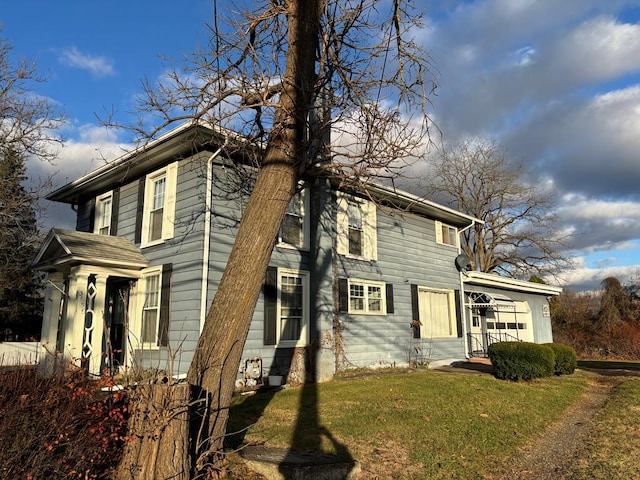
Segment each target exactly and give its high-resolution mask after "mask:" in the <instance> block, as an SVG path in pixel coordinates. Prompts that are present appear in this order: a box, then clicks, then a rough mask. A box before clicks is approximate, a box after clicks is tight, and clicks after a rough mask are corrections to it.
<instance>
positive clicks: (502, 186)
mask: <svg viewBox="0 0 640 480" xmlns="http://www.w3.org/2000/svg"><path fill="white" fill-rule="evenodd" d="M430 161H431V167H432V173H431V175H430V176H429V180H428V181H429V184H428V186H427V191H428V194H429V195H432V196H433V197H435V198H436V199H438V200H439V201H441V202H443V203H446V204H448V205H450V206H452V207H454V208H456V209H458V210H460V211H463V212H465V213H468V214H470V215H473V216H475V217H476V218H479V219H481V220H483V222H484V224H480V223H477V224H475V225H474V226H473V227H472V228H470V229H469V230H466V231H465V232H463V234H462V239H461V241H462V245H461V247H462V250H463V251H464V253H465V254H466V255H467V256H468V257H469V258H470V259H471V261H472V263H473V267H474V269H476V270H479V271H481V272H496V273H502V274H506V275H509V276H515V277H520V278H527V277H529V276H530V275H532V274H537V275H540V274H544V273H549V272H555V271H556V270H557V269H558V268H559V267H561V266H563V265H565V264H566V261H567V260H566V259H565V258H564V257H563V256H562V247H563V236H562V234H560V233H558V231H557V230H556V229H555V224H556V216H555V214H554V210H553V200H554V195H553V191H552V190H551V189H550V188H548V187H547V186H545V185H543V184H539V183H537V184H531V183H527V181H526V178H525V177H526V172H525V171H524V170H523V168H522V166H521V165H519V164H515V163H514V162H513V161H512V159H510V158H509V157H508V156H507V154H506V152H505V150H504V149H503V148H502V147H501V146H500V145H499V144H497V143H495V142H487V141H484V140H477V139H476V140H469V141H466V142H463V143H461V144H459V145H457V146H455V147H453V148H451V149H442V150H440V151H439V153H438V154H437V155H435V156H434V157H432V158H431V159H430Z"/></svg>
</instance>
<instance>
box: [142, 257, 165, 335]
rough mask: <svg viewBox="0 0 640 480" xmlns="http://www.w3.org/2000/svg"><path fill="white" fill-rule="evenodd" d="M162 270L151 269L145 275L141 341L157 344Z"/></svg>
mask: <svg viewBox="0 0 640 480" xmlns="http://www.w3.org/2000/svg"><path fill="white" fill-rule="evenodd" d="M161 278H162V270H158V269H155V270H151V271H150V272H148V273H147V274H146V275H145V276H144V277H143V280H144V286H143V305H142V322H141V329H140V341H141V342H142V343H143V344H147V345H148V344H150V345H154V346H155V345H156V344H157V340H158V325H159V323H160V322H159V321H160V287H161V283H162V282H161Z"/></svg>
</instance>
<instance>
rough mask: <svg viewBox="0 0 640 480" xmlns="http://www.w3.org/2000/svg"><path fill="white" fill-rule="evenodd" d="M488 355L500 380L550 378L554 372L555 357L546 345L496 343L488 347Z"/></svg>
mask: <svg viewBox="0 0 640 480" xmlns="http://www.w3.org/2000/svg"><path fill="white" fill-rule="evenodd" d="M488 354H489V359H490V360H491V364H492V365H493V368H494V370H495V376H496V378H499V379H502V380H514V381H519V380H531V379H534V378H541V377H550V376H551V375H553V373H554V371H555V361H556V358H555V357H556V356H555V353H554V351H553V349H552V348H551V347H549V346H548V345H541V344H537V343H529V342H498V343H493V344H491V345H489V349H488Z"/></svg>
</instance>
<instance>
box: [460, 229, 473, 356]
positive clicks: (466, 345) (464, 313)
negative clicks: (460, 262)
mask: <svg viewBox="0 0 640 480" xmlns="http://www.w3.org/2000/svg"><path fill="white" fill-rule="evenodd" d="M475 224H476V222H475V220H472V221H471V224H470V225H468V226H466V227H464V228H463V229H462V230H460V231H458V254H460V253H462V247H460V238H461V237H462V234H463V233H464V232H465V231H466V230H469V229H470V228H472V227H473V226H475ZM463 275H464V273H463V272H462V271H460V272H458V277H459V278H460V305H458V307H459V308H461V309H462V310H461V312H462V338H463V339H464V342H463V343H464V356H465V358H467V359H469V358H471V356H470V355H469V338H468V333H467V308H466V306H465V301H464V299H465V298H466V295H465V293H464V282H463V281H462V276H463Z"/></svg>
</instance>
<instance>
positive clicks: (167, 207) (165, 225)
mask: <svg viewBox="0 0 640 480" xmlns="http://www.w3.org/2000/svg"><path fill="white" fill-rule="evenodd" d="M161 178H164V179H165V187H164V188H165V191H164V205H163V207H162V208H163V210H162V232H161V234H160V238H158V239H156V240H149V228H150V225H149V220H150V215H151V206H152V205H153V186H154V185H155V182H157V181H158V180H160V179H161ZM177 178H178V162H177V161H176V162H173V163H171V164H169V165H167V166H166V167H164V168H161V169H159V170H156V171H154V172H151V173H150V174H148V175H147V176H146V180H145V185H144V206H143V211H142V232H141V233H142V236H141V241H140V247H141V248H144V247H150V246H152V245H158V244H160V243H163V242H164V241H165V240H169V239H171V238H173V234H174V220H175V208H176V190H177Z"/></svg>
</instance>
